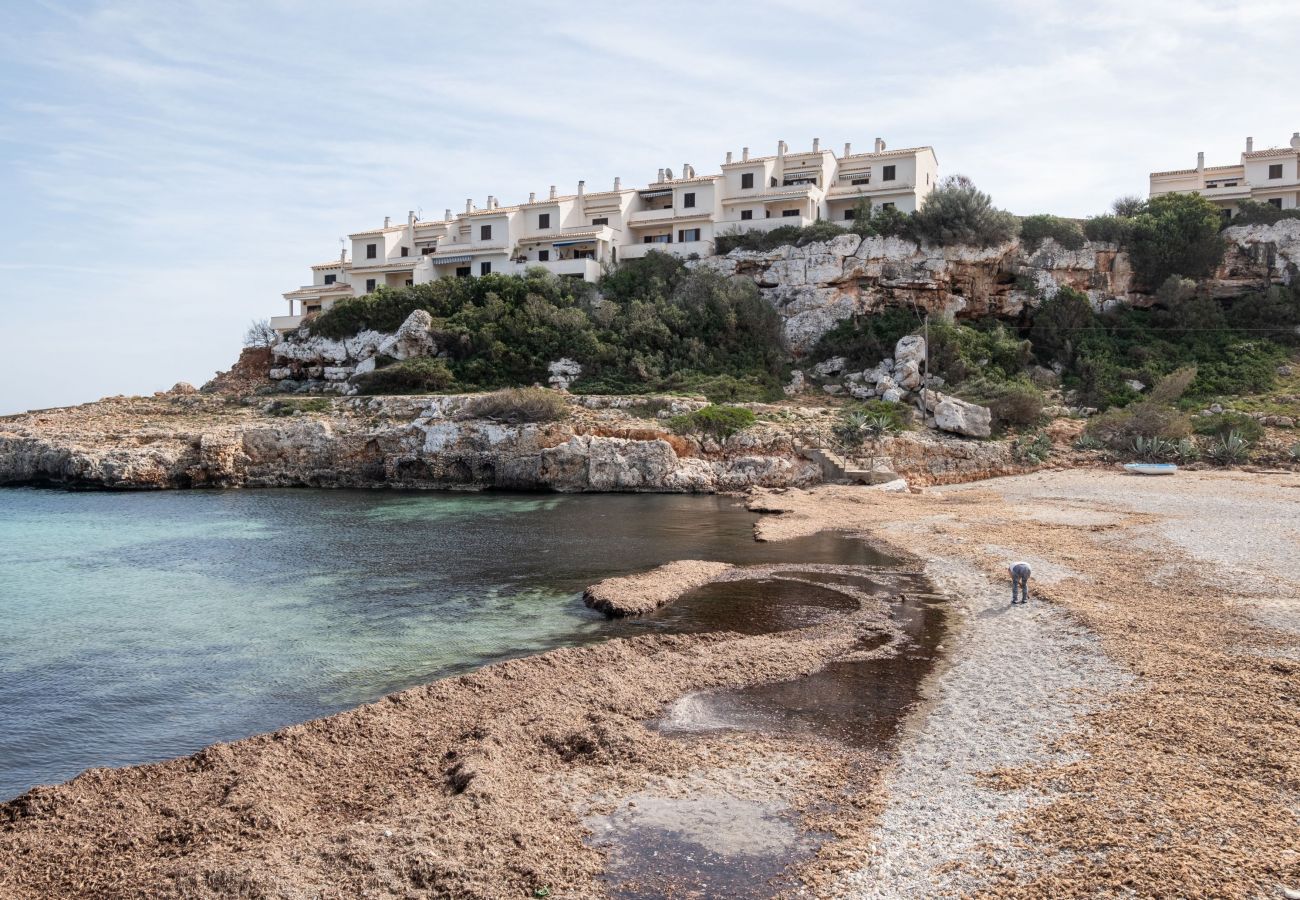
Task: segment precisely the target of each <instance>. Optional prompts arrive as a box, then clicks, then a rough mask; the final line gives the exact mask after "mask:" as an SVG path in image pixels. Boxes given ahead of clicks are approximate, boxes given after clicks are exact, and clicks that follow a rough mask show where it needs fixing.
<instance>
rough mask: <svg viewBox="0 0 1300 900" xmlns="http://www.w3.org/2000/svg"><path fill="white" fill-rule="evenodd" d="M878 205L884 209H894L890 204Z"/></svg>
mask: <svg viewBox="0 0 1300 900" xmlns="http://www.w3.org/2000/svg"><path fill="white" fill-rule="evenodd" d="M880 205H881V206H883V207H884V208H885V209H893V208H894V204H892V203H882V204H880Z"/></svg>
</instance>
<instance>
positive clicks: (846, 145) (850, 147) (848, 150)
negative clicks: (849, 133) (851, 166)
mask: <svg viewBox="0 0 1300 900" xmlns="http://www.w3.org/2000/svg"><path fill="white" fill-rule="evenodd" d="M844 155H845V156H852V155H853V145H852V144H850V143H849V142H848V141H845V142H844Z"/></svg>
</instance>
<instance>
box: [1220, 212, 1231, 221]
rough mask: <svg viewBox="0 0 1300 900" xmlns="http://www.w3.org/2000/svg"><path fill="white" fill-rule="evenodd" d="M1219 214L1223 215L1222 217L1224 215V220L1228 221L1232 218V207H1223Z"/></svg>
mask: <svg viewBox="0 0 1300 900" xmlns="http://www.w3.org/2000/svg"><path fill="white" fill-rule="evenodd" d="M1219 215H1220V216H1222V217H1223V221H1225V222H1226V221H1228V220H1229V219H1231V218H1232V210H1230V209H1221V210H1219Z"/></svg>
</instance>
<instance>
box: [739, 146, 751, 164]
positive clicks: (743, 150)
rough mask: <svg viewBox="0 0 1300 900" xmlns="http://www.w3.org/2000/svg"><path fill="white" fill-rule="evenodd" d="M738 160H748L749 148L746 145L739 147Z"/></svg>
mask: <svg viewBox="0 0 1300 900" xmlns="http://www.w3.org/2000/svg"><path fill="white" fill-rule="evenodd" d="M740 161H741V162H749V148H748V147H741V148H740Z"/></svg>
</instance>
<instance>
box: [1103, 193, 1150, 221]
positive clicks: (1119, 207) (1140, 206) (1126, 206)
mask: <svg viewBox="0 0 1300 900" xmlns="http://www.w3.org/2000/svg"><path fill="white" fill-rule="evenodd" d="M1146 208H1147V201H1146V199H1145V198H1143V197H1139V196H1138V195H1137V194H1125V195H1124V196H1123V197H1116V198H1115V202H1113V203H1112V204H1111V205H1110V211H1111V212H1113V213H1114V214H1115V215H1116V216H1117V217H1119V218H1121V219H1132V218H1134V217H1135V216H1137V215H1139V214H1141V213H1142V212H1143V211H1145V210H1146Z"/></svg>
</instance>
